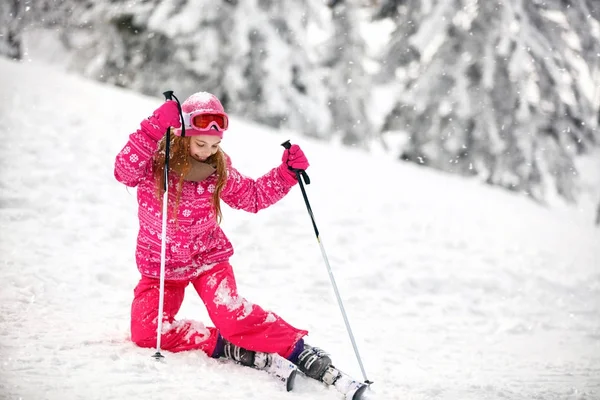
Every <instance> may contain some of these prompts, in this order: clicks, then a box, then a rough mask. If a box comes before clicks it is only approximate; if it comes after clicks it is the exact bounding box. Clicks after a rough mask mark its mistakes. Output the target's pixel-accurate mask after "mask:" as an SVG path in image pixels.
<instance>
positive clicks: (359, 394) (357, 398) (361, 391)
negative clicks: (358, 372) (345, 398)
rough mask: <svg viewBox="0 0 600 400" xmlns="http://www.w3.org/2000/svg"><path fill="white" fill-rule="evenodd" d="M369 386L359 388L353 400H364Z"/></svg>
mask: <svg viewBox="0 0 600 400" xmlns="http://www.w3.org/2000/svg"><path fill="white" fill-rule="evenodd" d="M368 387H369V385H362V386H361V387H359V388H358V390H357V391H356V392H354V396H352V400H361V399H362V398H363V394H364V393H365V391H366V390H367V388H368Z"/></svg>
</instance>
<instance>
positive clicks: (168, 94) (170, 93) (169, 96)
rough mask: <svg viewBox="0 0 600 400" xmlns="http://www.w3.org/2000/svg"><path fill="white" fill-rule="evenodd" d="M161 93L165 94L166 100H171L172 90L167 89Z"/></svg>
mask: <svg viewBox="0 0 600 400" xmlns="http://www.w3.org/2000/svg"><path fill="white" fill-rule="evenodd" d="M163 95H164V96H165V99H166V100H173V91H172V90H167V91H166V92H163Z"/></svg>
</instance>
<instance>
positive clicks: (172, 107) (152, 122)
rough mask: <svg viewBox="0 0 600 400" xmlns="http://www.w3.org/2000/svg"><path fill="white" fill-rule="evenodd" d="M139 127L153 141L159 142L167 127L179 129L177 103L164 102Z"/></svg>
mask: <svg viewBox="0 0 600 400" xmlns="http://www.w3.org/2000/svg"><path fill="white" fill-rule="evenodd" d="M141 126H142V132H144V133H145V134H146V135H148V136H149V137H150V138H151V139H152V140H155V141H159V140H160V139H161V138H162V137H163V136H164V135H165V132H166V131H167V128H168V127H170V126H172V127H173V128H179V127H181V119H180V117H179V107H177V103H176V102H175V101H173V100H167V101H165V102H164V103H163V104H161V106H160V107H158V108H157V109H156V110H154V112H153V113H152V115H151V116H149V117H148V118H146V119H145V120H143V121H142V123H141Z"/></svg>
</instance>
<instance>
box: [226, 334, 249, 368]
mask: <svg viewBox="0 0 600 400" xmlns="http://www.w3.org/2000/svg"><path fill="white" fill-rule="evenodd" d="M223 341H224V342H225V345H224V346H223V356H224V357H226V358H230V359H232V360H234V361H237V362H239V363H240V364H242V365H245V366H247V367H254V366H255V365H254V358H255V356H256V352H255V351H252V350H246V349H244V348H242V347H240V346H236V345H235V344H233V343H231V342H229V341H227V340H224V339H223Z"/></svg>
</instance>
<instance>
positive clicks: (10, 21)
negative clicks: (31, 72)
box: [0, 0, 27, 60]
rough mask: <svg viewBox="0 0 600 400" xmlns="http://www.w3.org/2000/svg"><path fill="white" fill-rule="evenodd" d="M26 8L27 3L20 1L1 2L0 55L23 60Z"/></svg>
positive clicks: (7, 0)
mask: <svg viewBox="0 0 600 400" xmlns="http://www.w3.org/2000/svg"><path fill="white" fill-rule="evenodd" d="M25 7H27V5H26V4H25V2H21V1H19V0H3V1H2V2H0V55H5V56H7V57H9V58H12V59H16V60H20V59H21V58H22V56H23V49H22V43H21V33H22V30H23V28H22V26H23V24H24V17H25V16H24V13H25Z"/></svg>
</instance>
